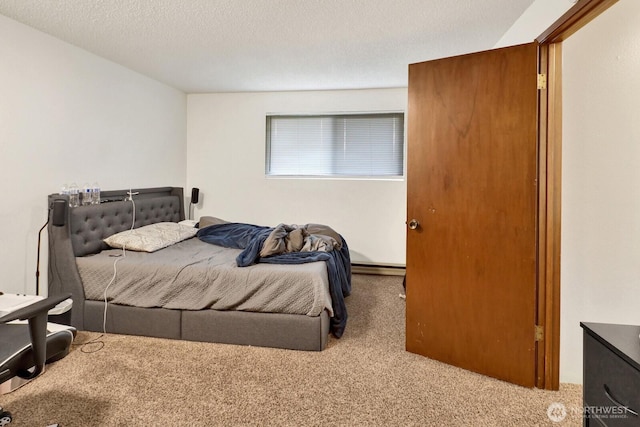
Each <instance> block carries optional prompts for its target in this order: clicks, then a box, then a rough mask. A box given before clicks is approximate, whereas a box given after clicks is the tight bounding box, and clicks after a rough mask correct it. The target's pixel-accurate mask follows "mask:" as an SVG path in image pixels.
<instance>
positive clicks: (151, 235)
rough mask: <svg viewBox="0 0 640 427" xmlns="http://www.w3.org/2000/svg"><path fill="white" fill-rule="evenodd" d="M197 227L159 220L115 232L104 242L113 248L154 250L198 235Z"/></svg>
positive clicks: (142, 250) (140, 250)
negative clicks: (154, 222)
mask: <svg viewBox="0 0 640 427" xmlns="http://www.w3.org/2000/svg"><path fill="white" fill-rule="evenodd" d="M197 232H198V229H197V228H194V227H188V226H186V225H181V224H178V223H176V222H158V223H156V224H150V225H145V226H144V227H140V228H134V229H133V230H127V231H123V232H121V233H117V234H113V235H111V236H109V237H107V238H106V239H104V242H105V243H106V244H107V245H109V246H111V247H112V248H122V247H123V246H124V248H125V249H126V250H130V251H139V252H154V251H157V250H158V249H162V248H166V247H167V246H171V245H173V244H175V243H178V242H181V241H183V240H186V239H189V238H191V237H193V236H195V235H196V233H197Z"/></svg>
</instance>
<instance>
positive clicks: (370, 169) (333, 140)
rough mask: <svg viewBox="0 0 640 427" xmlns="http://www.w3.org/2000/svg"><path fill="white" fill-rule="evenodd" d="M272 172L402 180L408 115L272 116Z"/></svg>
mask: <svg viewBox="0 0 640 427" xmlns="http://www.w3.org/2000/svg"><path fill="white" fill-rule="evenodd" d="M266 140H267V155H266V167H265V170H266V174H267V175H272V176H314V177H372V178H379V177H401V176H403V165H404V114H403V113H374V114H343V115H305V116H302V115H301V116H294V115H286V116H284V115H277V116H276V115H272V116H267V135H266Z"/></svg>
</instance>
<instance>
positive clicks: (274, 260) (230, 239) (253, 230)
mask: <svg viewBox="0 0 640 427" xmlns="http://www.w3.org/2000/svg"><path fill="white" fill-rule="evenodd" d="M272 231H273V228H272V227H263V226H259V225H253V224H244V223H226V224H216V225H210V226H209V227H205V228H202V229H200V231H198V234H197V236H198V238H199V239H200V240H202V241H203V242H207V243H212V244H214V245H218V246H223V247H226V248H235V249H244V250H243V251H242V252H240V254H239V255H238V257H237V258H236V263H237V264H238V266H239V267H247V266H249V265H252V264H256V263H259V262H262V263H271V264H303V263H307V262H315V261H324V262H326V264H327V273H328V276H329V293H330V295H331V301H332V306H333V317H332V318H331V320H330V330H331V333H332V334H333V336H335V337H336V338H340V337H341V336H342V334H343V332H344V329H345V326H346V324H347V308H346V305H345V302H344V298H345V297H347V296H349V294H350V293H351V258H350V256H349V248H348V247H347V242H346V241H345V240H344V238H343V239H342V248H341V249H339V250H333V251H329V252H289V253H283V254H279V255H272V256H268V257H260V249H261V248H262V244H263V243H264V241H265V240H266V239H267V237H268V236H269V234H270V233H271V232H272ZM340 237H342V236H340Z"/></svg>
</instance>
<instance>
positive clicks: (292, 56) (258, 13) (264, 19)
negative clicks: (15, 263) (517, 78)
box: [0, 0, 537, 93]
mask: <svg viewBox="0 0 640 427" xmlns="http://www.w3.org/2000/svg"><path fill="white" fill-rule="evenodd" d="M532 2H533V0H482V1H477V0H0V14H3V15H6V16H8V17H9V18H12V19H15V20H16V21H19V22H22V23H24V24H26V25H29V26H31V27H33V28H36V29H38V30H41V31H43V32H45V33H48V34H50V35H52V36H54V37H57V38H59V39H62V40H65V41H67V42H69V43H71V44H73V45H76V46H78V47H81V48H83V49H86V50H87V51H90V52H93V53H95V54H96V55H99V56H101V57H104V58H107V59H109V60H111V61H114V62H116V63H119V64H122V65H123V66H125V67H128V68H130V69H133V70H135V71H138V72H139V73H142V74H144V75H147V76H149V77H152V78H154V79H156V80H159V81H161V82H164V83H167V84H169V85H171V86H173V87H176V88H178V89H180V90H182V91H184V92H187V93H199V92H235V91H266V90H269V91H270V90H315V89H359V88H379V87H402V86H406V84H407V65H408V64H410V63H413V62H420V61H425V60H429V59H434V58H438V57H444V56H451V55H457V54H462V53H469V52H475V51H479V50H484V49H490V48H492V47H493V46H494V44H495V43H496V42H497V41H498V40H499V39H500V38H501V36H502V35H503V34H504V33H505V32H506V31H507V30H508V29H509V28H510V27H511V25H512V24H513V23H514V22H515V21H516V20H517V19H518V17H519V16H520V15H521V14H522V13H523V12H524V11H525V10H526V9H527V7H528V6H530V5H531V3H532ZM536 35H537V34H536Z"/></svg>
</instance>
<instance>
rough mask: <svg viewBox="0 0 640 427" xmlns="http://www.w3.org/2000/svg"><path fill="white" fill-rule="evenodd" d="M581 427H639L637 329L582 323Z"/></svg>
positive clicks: (639, 349)
mask: <svg viewBox="0 0 640 427" xmlns="http://www.w3.org/2000/svg"><path fill="white" fill-rule="evenodd" d="M580 326H581V327H582V329H583V337H584V338H583V339H584V347H583V352H584V365H583V366H584V367H583V386H584V392H583V396H584V397H583V401H584V402H583V403H584V410H585V412H584V425H585V426H589V427H596V426H608V427H614V426H640V415H639V413H640V337H639V335H640V326H631V325H612V324H606V323H586V322H581V323H580Z"/></svg>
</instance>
